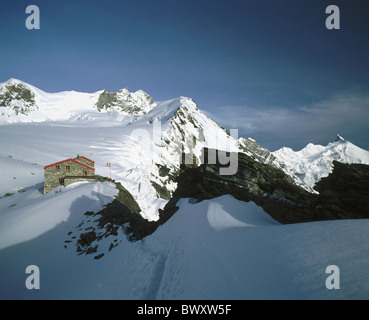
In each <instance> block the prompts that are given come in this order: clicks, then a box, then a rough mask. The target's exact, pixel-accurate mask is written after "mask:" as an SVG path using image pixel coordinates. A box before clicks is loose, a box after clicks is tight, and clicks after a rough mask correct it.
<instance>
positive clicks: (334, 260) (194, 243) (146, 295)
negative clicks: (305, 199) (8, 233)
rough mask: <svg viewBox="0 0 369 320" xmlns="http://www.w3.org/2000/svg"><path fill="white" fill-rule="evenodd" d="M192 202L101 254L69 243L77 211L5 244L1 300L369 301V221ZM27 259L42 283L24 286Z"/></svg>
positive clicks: (231, 202)
mask: <svg viewBox="0 0 369 320" xmlns="http://www.w3.org/2000/svg"><path fill="white" fill-rule="evenodd" d="M56 196H57V195H56ZM59 196H61V194H60V195H59ZM75 201H77V202H78V198H77V199H75V200H74V201H73V202H72V203H75ZM192 202H193V201H191V199H182V200H181V201H180V202H179V206H180V209H179V211H178V212H177V213H176V214H175V215H174V216H173V217H172V218H171V219H170V220H169V221H168V222H167V223H166V224H164V225H163V226H161V227H160V228H159V229H158V230H157V231H156V232H155V233H154V234H152V235H151V236H148V237H147V238H145V240H144V241H143V242H141V241H140V242H136V243H130V242H128V241H127V240H125V239H124V237H123V235H122V241H121V242H120V244H119V246H117V247H116V248H114V249H113V250H112V251H111V252H109V253H108V254H106V255H105V256H104V257H103V258H101V259H100V260H94V259H93V257H92V256H91V255H90V256H85V255H83V256H76V254H75V252H74V251H73V250H72V249H65V248H64V247H63V240H64V239H65V237H66V233H67V232H68V231H71V230H75V229H74V228H75V227H76V224H77V223H78V221H80V220H81V219H83V214H82V212H80V211H79V210H75V211H74V212H73V214H70V215H69V216H68V218H67V219H63V221H60V223H58V224H57V225H56V226H55V227H54V228H52V229H50V230H49V231H47V232H43V233H42V234H40V235H39V236H38V237H36V238H33V239H32V240H29V241H26V242H22V243H19V244H16V245H12V246H9V247H7V248H3V249H2V250H0V261H1V262H2V263H1V273H0V274H1V276H0V288H1V289H0V298H1V299H366V298H367V296H368V293H369V278H368V277H367V270H368V267H369V259H368V258H367V248H366V243H368V240H369V234H368V232H367V230H368V228H369V222H368V221H366V220H365V221H363V220H357V221H331V222H317V223H304V224H296V225H279V224H278V223H276V222H275V221H274V220H272V219H271V218H270V217H269V216H268V215H267V214H265V213H264V212H263V211H262V210H261V209H260V208H259V207H257V206H256V205H254V204H253V203H252V202H250V203H244V202H239V201H237V200H235V199H234V198H233V197H231V196H222V197H220V198H217V199H213V200H211V201H203V202H201V203H197V204H194V203H192ZM47 208H48V206H47V205H46V204H45V206H39V207H38V210H39V214H40V215H43V216H44V217H47V216H48V215H50V214H52V213H50V212H49V210H48V209H47ZM14 223H16V222H14ZM18 223H23V222H22V221H21V220H18ZM12 228H13V230H17V226H16V225H13V227H12ZM30 228H36V224H31V225H30ZM1 232H3V228H1ZM332 264H334V265H337V266H338V267H339V268H340V271H341V283H340V287H341V289H340V290H328V289H327V288H326V287H325V281H326V278H327V277H328V274H325V270H326V267H327V266H328V265H332ZM28 265H37V266H38V267H39V269H40V289H39V290H28V289H26V287H25V280H26V278H27V276H28V275H27V274H25V269H26V267H27V266H28Z"/></svg>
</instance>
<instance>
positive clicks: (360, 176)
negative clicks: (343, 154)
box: [315, 161, 369, 219]
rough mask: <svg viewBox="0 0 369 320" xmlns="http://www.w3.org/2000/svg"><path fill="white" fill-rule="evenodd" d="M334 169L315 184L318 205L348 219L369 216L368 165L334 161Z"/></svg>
mask: <svg viewBox="0 0 369 320" xmlns="http://www.w3.org/2000/svg"><path fill="white" fill-rule="evenodd" d="M333 164H334V171H333V172H332V174H331V175H329V176H328V177H326V178H323V179H322V180H321V181H320V182H318V183H317V184H316V186H315V189H316V190H317V191H318V192H319V193H320V196H319V202H320V203H319V205H321V206H322V207H323V208H324V209H325V210H326V211H327V212H332V214H336V215H338V216H341V217H342V218H349V219H358V218H359V219H360V218H362V219H367V218H369V166H368V165H364V164H344V163H340V162H337V161H334V163H333Z"/></svg>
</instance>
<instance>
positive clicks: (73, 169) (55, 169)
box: [44, 155, 95, 194]
mask: <svg viewBox="0 0 369 320" xmlns="http://www.w3.org/2000/svg"><path fill="white" fill-rule="evenodd" d="M94 166H95V162H94V161H92V160H91V159H88V158H86V157H83V156H80V155H77V157H76V158H74V159H72V158H70V159H66V160H63V161H59V162H56V163H53V164H49V165H47V166H45V167H44V169H45V176H44V194H45V193H47V192H49V191H50V190H51V189H54V188H55V187H57V186H59V185H63V186H67V185H70V184H72V183H74V182H78V181H95V168H94Z"/></svg>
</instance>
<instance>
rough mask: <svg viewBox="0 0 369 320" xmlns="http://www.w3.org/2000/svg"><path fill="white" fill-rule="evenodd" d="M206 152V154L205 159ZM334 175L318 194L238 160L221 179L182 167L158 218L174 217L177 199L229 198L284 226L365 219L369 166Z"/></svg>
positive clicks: (212, 170)
mask: <svg viewBox="0 0 369 320" xmlns="http://www.w3.org/2000/svg"><path fill="white" fill-rule="evenodd" d="M207 152H208V150H206V149H205V150H204V153H205V159H207ZM334 166H335V168H334V172H333V174H331V175H330V176H329V177H327V178H324V179H322V181H321V182H320V183H318V184H317V186H316V190H317V191H318V192H319V193H320V194H312V193H309V192H307V191H306V190H304V189H302V188H301V187H299V186H297V185H296V184H295V183H294V182H293V181H292V179H291V178H290V177H289V176H287V175H286V174H285V173H284V172H283V171H282V170H280V169H276V168H274V167H272V166H270V165H267V164H262V163H259V162H256V161H254V160H253V159H252V158H251V157H249V156H247V155H245V154H241V153H239V154H238V171H237V173H236V174H235V175H231V176H220V175H219V168H220V167H221V165H220V164H219V163H216V164H206V163H205V164H202V165H201V166H199V167H195V168H194V167H190V166H182V171H181V173H180V175H179V176H178V178H177V181H178V188H177V190H176V191H175V193H174V195H173V198H172V200H171V201H170V202H169V203H168V204H167V206H166V207H165V208H164V211H163V212H162V213H161V217H162V216H163V217H164V216H167V215H170V212H175V208H176V203H177V201H178V200H179V199H180V198H186V197H191V198H195V199H198V200H199V201H202V200H205V199H212V198H215V197H219V196H221V195H225V194H230V195H232V196H234V197H235V198H236V199H239V200H242V201H246V202H247V201H250V200H251V201H253V202H255V203H256V204H257V205H259V206H261V207H263V208H264V210H265V211H266V212H267V213H268V214H270V215H271V216H272V217H273V218H274V219H276V220H277V221H279V222H280V223H283V224H288V223H300V222H311V221H320V220H333V219H356V218H368V217H369V191H368V190H369V179H368V177H369V166H367V165H347V164H342V163H338V162H334Z"/></svg>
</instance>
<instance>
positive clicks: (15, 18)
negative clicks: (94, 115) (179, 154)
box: [0, 0, 369, 150]
mask: <svg viewBox="0 0 369 320" xmlns="http://www.w3.org/2000/svg"><path fill="white" fill-rule="evenodd" d="M30 4H34V5H37V6H38V7H39V8H40V13H41V14H40V27H41V28H40V30H28V29H27V28H26V27H25V20H26V18H27V16H28V15H27V14H26V13H25V9H26V7H27V6H28V5H30ZM331 4H334V5H337V6H338V7H339V9H340V22H341V29H340V30H328V29H327V28H326V26H325V20H326V18H327V17H328V16H329V14H326V13H325V11H326V7H327V6H328V5H331ZM368 39H369V1H367V0H329V1H325V0H299V1H296V0H278V1H276V0H242V1H234V0H233V1H232V0H230V1H217V0H213V1H208V0H206V1H204V0H196V1H195V0H187V1H180V0H150V1H149V0H132V1H131V0H105V1H97V0H88V1H87V0H83V1H82V0H73V1H71V0H64V1H56V0H43V1H36V0H32V1H31V0H28V1H23V0H17V1H14V0H1V2H0V41H1V47H0V48H1V49H0V82H2V81H6V80H7V79H8V78H18V79H20V80H23V81H25V82H28V83H30V84H32V85H34V86H36V87H39V88H40V89H42V90H44V91H47V92H57V91H64V90H76V91H84V92H94V91H97V90H101V89H106V90H108V91H117V90H119V89H120V88H124V87H127V88H128V89H129V90H130V91H135V90H138V89H142V90H144V91H146V92H147V93H149V94H150V95H151V96H152V97H153V98H154V99H155V100H156V101H161V100H166V99H171V98H175V97H179V96H189V97H192V98H193V99H194V100H195V102H196V103H197V104H198V106H199V108H200V109H201V110H203V111H204V112H206V113H207V114H208V115H209V116H211V117H212V118H213V119H214V120H217V121H218V122H220V123H221V124H222V125H223V126H224V127H226V128H227V129H239V136H244V137H252V138H254V139H256V140H257V141H258V142H259V143H260V144H261V145H262V146H264V147H267V148H269V149H271V150H275V149H277V148H280V147H282V146H290V147H292V148H294V149H300V148H302V147H304V146H305V144H306V143H308V142H313V143H320V144H327V143H328V142H330V141H332V140H334V138H335V135H336V134H337V133H339V134H341V135H342V136H343V137H345V138H346V139H347V140H350V141H351V142H353V143H355V144H357V145H359V146H361V147H363V148H365V149H369V140H368V137H369V61H368V57H369V40H368Z"/></svg>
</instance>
